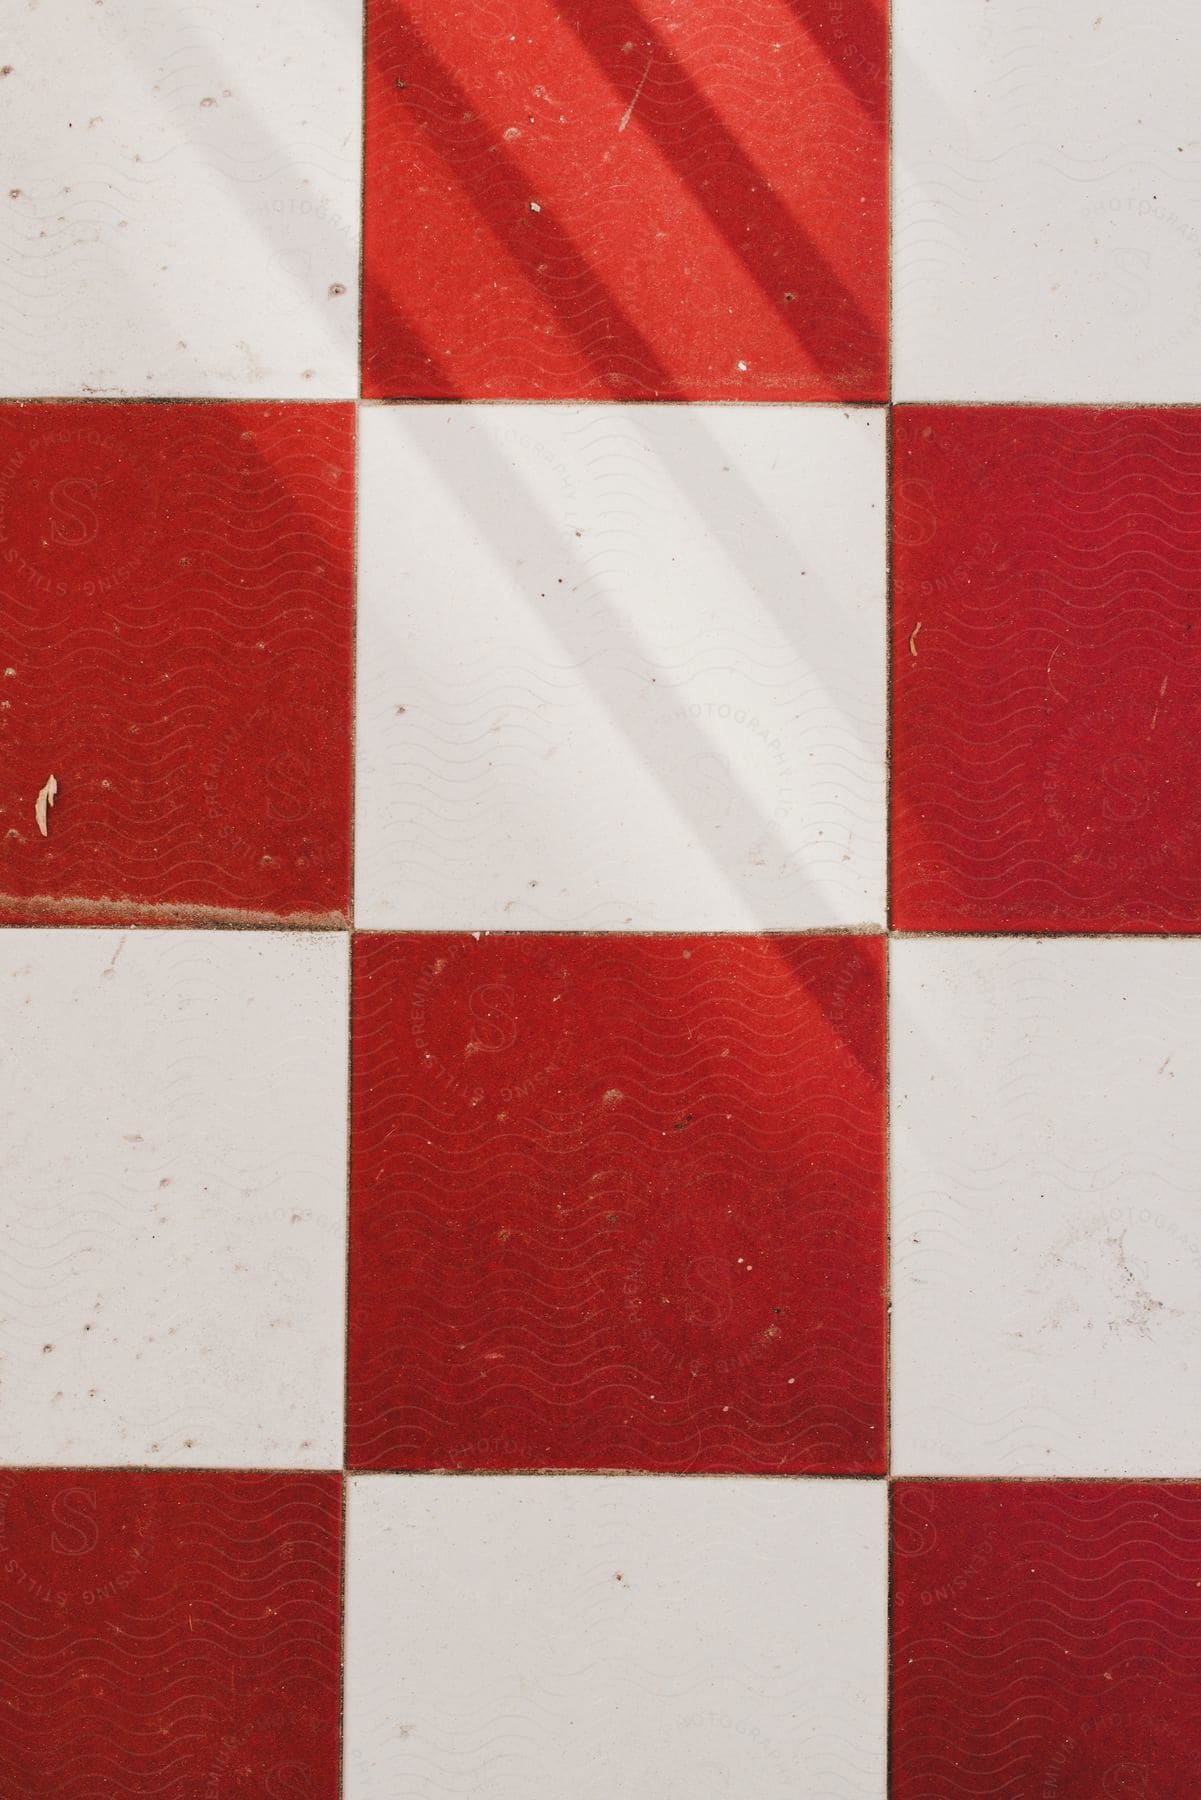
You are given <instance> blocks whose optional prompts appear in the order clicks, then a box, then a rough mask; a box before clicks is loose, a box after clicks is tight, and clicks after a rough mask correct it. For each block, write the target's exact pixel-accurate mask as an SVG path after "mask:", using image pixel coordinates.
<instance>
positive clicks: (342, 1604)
mask: <svg viewBox="0 0 1201 1800" xmlns="http://www.w3.org/2000/svg"><path fill="white" fill-rule="evenodd" d="M346 1494H347V1485H346V1474H345V1471H344V1472H343V1474H342V1480H341V1500H342V1510H341V1523H340V1527H339V1530H340V1539H339V1543H338V1788H337V1791H338V1793H339V1794H344V1793H345V1791H346V1571H347V1567H348V1565H349V1562H350V1558H349V1556H348V1554H347V1549H346Z"/></svg>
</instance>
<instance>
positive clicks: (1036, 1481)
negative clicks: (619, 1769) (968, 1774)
mask: <svg viewBox="0 0 1201 1800" xmlns="http://www.w3.org/2000/svg"><path fill="white" fill-rule="evenodd" d="M4 1475H171V1476H175V1475H195V1476H197V1477H207V1476H210V1475H231V1476H233V1475H237V1476H244V1475H255V1476H261V1477H262V1478H263V1480H265V1481H273V1480H280V1481H284V1480H288V1481H328V1480H330V1479H336V1480H338V1481H339V1482H340V1483H341V1484H342V1485H343V1487H345V1486H346V1484H347V1483H349V1482H351V1481H416V1480H420V1479H422V1478H424V1477H426V1476H430V1475H436V1476H438V1477H439V1478H440V1479H441V1478H443V1477H445V1478H446V1479H448V1480H452V1481H453V1480H458V1479H460V1478H463V1479H467V1478H470V1477H480V1476H486V1477H488V1478H489V1479H490V1480H491V1479H495V1480H497V1481H509V1480H512V1481H579V1480H593V1479H598V1480H606V1481H608V1480H613V1479H618V1480H625V1481H734V1482H755V1481H771V1482H782V1483H788V1482H791V1483H792V1484H793V1485H794V1486H804V1485H807V1484H809V1483H811V1482H816V1481H823V1482H842V1483H844V1484H847V1483H851V1482H855V1483H859V1484H862V1485H863V1486H865V1487H887V1488H889V1489H891V1488H893V1487H895V1486H897V1485H898V1484H903V1485H905V1486H910V1485H911V1484H913V1483H915V1482H921V1483H924V1484H925V1485H927V1486H929V1487H939V1486H942V1487H952V1486H959V1487H964V1486H971V1485H975V1486H977V1487H996V1486H1002V1487H1040V1488H1050V1487H1064V1486H1068V1487H1188V1488H1198V1489H1201V1475H1182V1474H1179V1473H1172V1472H1164V1471H1163V1470H1150V1471H1147V1470H1137V1471H1134V1472H1131V1471H1129V1470H1125V1471H1121V1472H1115V1473H1111V1474H1103V1475H1081V1474H1076V1473H1073V1472H1071V1471H1062V1470H1060V1471H1058V1472H1056V1473H1055V1474H1041V1475H1035V1474H1029V1475H1001V1474H995V1473H994V1474H989V1473H988V1472H987V1471H985V1472H980V1473H975V1474H971V1475H951V1474H945V1473H944V1474H923V1473H921V1472H920V1471H919V1472H916V1473H909V1472H907V1471H902V1472H899V1473H898V1472H897V1471H896V1470H892V1471H889V1472H886V1471H885V1470H883V1469H880V1470H877V1471H875V1472H874V1473H865V1472H864V1471H862V1470H857V1471H856V1470H848V1471H847V1472H845V1473H842V1472H831V1471H829V1470H821V1471H817V1472H814V1473H812V1474H810V1473H805V1474H775V1473H773V1472H772V1471H771V1470H770V1469H757V1470H752V1471H745V1470H738V1469H681V1470H675V1469H631V1468H595V1469H592V1468H563V1469H546V1468H524V1467H523V1468H515V1469H497V1468H485V1469H475V1468H471V1469H448V1468H438V1467H434V1466H431V1467H430V1468H428V1469H358V1468H351V1467H349V1466H345V1467H342V1468H339V1467H338V1466H337V1465H336V1464H332V1463H323V1464H322V1465H321V1466H320V1467H317V1466H314V1467H312V1468H295V1467H287V1468H285V1467H282V1466H279V1465H274V1464H270V1465H268V1464H263V1463H77V1462H70V1463H66V1462H64V1463H45V1462H32V1463H29V1462H19V1463H0V1476H4Z"/></svg>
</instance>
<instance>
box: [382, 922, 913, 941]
mask: <svg viewBox="0 0 1201 1800" xmlns="http://www.w3.org/2000/svg"><path fill="white" fill-rule="evenodd" d="M887 930H888V928H887V926H885V925H771V926H755V925H746V926H736V927H732V928H731V929H730V930H729V931H706V930H703V929H697V928H694V927H692V926H689V925H682V926H680V927H679V929H678V930H673V931H656V930H655V929H654V928H653V927H652V926H647V927H645V928H644V929H637V928H635V929H634V930H625V929H624V928H618V929H615V930H612V931H604V930H601V931H580V930H578V929H576V930H573V929H572V928H571V927H569V926H564V927H561V928H560V929H558V930H555V931H545V930H543V929H541V927H539V928H537V929H520V928H514V927H513V926H501V927H493V926H490V925H420V926H412V925H357V926H356V927H355V932H354V935H355V936H356V937H404V938H419V937H428V938H447V937H475V938H485V937H487V938H587V939H589V940H592V939H597V938H599V939H602V940H604V941H605V942H617V943H620V942H622V941H623V940H624V939H627V938H668V939H671V938H679V939H681V940H684V939H692V940H695V939H698V938H699V939H712V940H713V941H714V942H717V941H718V940H720V939H722V938H728V939H729V940H730V942H731V943H737V942H739V941H745V940H747V939H753V940H754V941H755V942H756V943H760V942H762V940H763V939H765V938H832V937H868V938H872V937H874V938H878V937H884V936H885V935H886V934H887Z"/></svg>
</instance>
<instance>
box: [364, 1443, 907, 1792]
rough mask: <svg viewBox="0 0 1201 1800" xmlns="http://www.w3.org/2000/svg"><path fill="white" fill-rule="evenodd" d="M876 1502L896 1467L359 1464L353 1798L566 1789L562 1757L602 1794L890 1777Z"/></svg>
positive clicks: (839, 1784)
mask: <svg viewBox="0 0 1201 1800" xmlns="http://www.w3.org/2000/svg"><path fill="white" fill-rule="evenodd" d="M884 1505H885V1494H884V1488H883V1484H882V1483H880V1482H849V1483H835V1482H810V1483H805V1482H771V1483H746V1482H730V1481H674V1482H669V1481H650V1480H638V1479H631V1478H624V1477H620V1476H614V1477H610V1478H608V1479H604V1478H580V1477H573V1476H568V1477H564V1478H563V1479H560V1480H555V1481H546V1480H539V1479H537V1478H536V1477H530V1478H524V1479H523V1478H521V1477H514V1478H512V1479H510V1480H507V1481H501V1480H494V1479H489V1478H486V1477H478V1476H465V1477H462V1478H459V1479H456V1480H445V1479H439V1478H438V1477H436V1476H418V1477H412V1478H409V1479H404V1478H400V1477H396V1476H359V1477H357V1478H356V1479H354V1480H352V1482H351V1483H350V1496H349V1509H348V1517H347V1602H348V1633H347V1673H346V1787H345V1792H346V1795H347V1800H389V1797H390V1796H392V1795H393V1794H397V1793H406V1794H412V1795H413V1796H414V1800H434V1796H442V1795H450V1796H453V1797H454V1800H458V1797H459V1796H462V1797H463V1800H467V1796H469V1795H474V1794H477V1793H479V1792H480V1789H481V1786H485V1787H486V1791H487V1792H488V1793H489V1794H490V1795H494V1796H496V1800H509V1796H513V1797H514V1800H516V1797H517V1796H521V1797H522V1800H553V1797H554V1796H557V1795H559V1794H560V1793H561V1792H562V1783H563V1779H564V1775H563V1772H564V1770H565V1769H570V1770H571V1771H572V1781H573V1786H574V1787H575V1788H576V1789H577V1791H578V1792H579V1793H580V1794H581V1795H585V1796H587V1800H602V1796H606V1795H610V1794H613V1793H621V1794H628V1795H630V1796H631V1800H652V1797H653V1796H654V1795H657V1794H662V1793H670V1792H672V1791H673V1789H675V1791H683V1792H686V1793H702V1794H714V1795H716V1794H734V1793H738V1792H742V1791H748V1790H749V1791H751V1792H754V1793H756V1794H762V1795H764V1796H765V1797H766V1800H785V1797H786V1796H791V1795H794V1794H795V1793H796V1792H797V1791H798V1787H800V1788H801V1789H802V1791H804V1792H812V1793H821V1794H829V1795H831V1796H836V1797H837V1800H876V1796H878V1795H880V1794H881V1793H882V1792H883V1754H882V1752H883V1743H884V1685H885V1619H884V1612H885V1608H884V1602H885V1594H886V1585H887V1584H886V1546H885V1534H886V1524H885V1518H884ZM414 1641H419V1642H420V1643H421V1644H422V1645H423V1647H424V1653H423V1655H422V1657H421V1658H414V1657H413V1656H412V1655H411V1653H410V1649H409V1646H410V1644H411V1643H412V1642H414Z"/></svg>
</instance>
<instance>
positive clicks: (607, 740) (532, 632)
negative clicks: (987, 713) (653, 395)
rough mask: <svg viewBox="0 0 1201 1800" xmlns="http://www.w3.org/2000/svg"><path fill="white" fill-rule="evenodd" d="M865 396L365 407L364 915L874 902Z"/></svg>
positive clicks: (878, 739) (858, 915) (772, 923)
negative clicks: (716, 403)
mask: <svg viewBox="0 0 1201 1800" xmlns="http://www.w3.org/2000/svg"><path fill="white" fill-rule="evenodd" d="M883 491H884V418H883V415H882V414H881V413H880V412H878V411H868V410H856V411H854V412H844V411H840V410H838V409H834V408H820V407H799V408H779V407H733V406H731V407H714V408H681V407H670V406H640V407H627V408H607V407H599V408H598V407H585V408H574V407H571V408H567V407H539V406H520V407H515V406H489V407H451V408H447V407H371V408H368V409H366V410H365V411H364V413H363V417H362V422H361V522H360V560H359V568H360V598H359V621H360V623H359V714H358V814H357V833H356V842H357V889H356V905H357V919H358V923H359V924H360V925H367V926H375V927H383V928H389V927H390V928H399V929H403V928H427V927H428V928H445V929H453V928H460V929H471V928H476V927H484V928H497V927H505V928H508V929H528V930H537V929H540V928H552V929H553V928H576V929H586V930H609V929H622V928H627V929H628V928H646V929H667V930H673V929H693V930H723V929H724V930H755V929H758V928H761V927H775V928H788V927H806V926H821V925H848V924H877V923H879V922H880V921H881V920H882V918H883V914H884V894H883V888H884V706H885V677H884V667H885V619H884V527H883V520H884V503H883Z"/></svg>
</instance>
